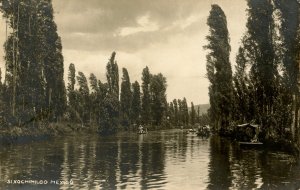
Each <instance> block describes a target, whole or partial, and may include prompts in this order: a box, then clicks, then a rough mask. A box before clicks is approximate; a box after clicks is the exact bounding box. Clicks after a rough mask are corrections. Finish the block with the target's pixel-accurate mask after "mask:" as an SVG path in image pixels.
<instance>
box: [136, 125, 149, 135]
mask: <svg viewBox="0 0 300 190" xmlns="http://www.w3.org/2000/svg"><path fill="white" fill-rule="evenodd" d="M137 133H138V134H146V133H148V130H147V128H144V127H143V126H142V125H140V126H139V129H138V132H137Z"/></svg>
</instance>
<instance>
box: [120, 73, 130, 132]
mask: <svg viewBox="0 0 300 190" xmlns="http://www.w3.org/2000/svg"><path fill="white" fill-rule="evenodd" d="M131 97H132V94H131V83H130V78H129V75H128V71H127V69H126V68H123V77H122V83H121V94H120V116H121V124H122V125H123V126H124V127H125V129H128V128H129V125H130V123H131V121H130V112H131Z"/></svg>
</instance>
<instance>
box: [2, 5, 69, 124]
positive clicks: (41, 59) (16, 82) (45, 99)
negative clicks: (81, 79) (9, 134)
mask: <svg viewBox="0 0 300 190" xmlns="http://www.w3.org/2000/svg"><path fill="white" fill-rule="evenodd" d="M0 3H1V7H0V10H1V12H2V13H3V17H4V18H5V20H6V42H5V44H4V49H5V68H6V69H5V80H4V82H3V84H1V89H0V90H1V108H0V109H1V110H0V112H1V117H2V120H6V121H7V123H10V124H12V125H15V124H19V125H21V124H25V123H26V122H31V121H35V120H37V119H43V118H48V119H49V120H53V121H56V120H58V118H60V117H61V116H62V115H63V114H64V110H65V108H66V91H65V84H64V80H63V74H64V67H63V56H62V45H61V39H60V37H59V36H58V34H57V26H56V24H55V22H54V19H53V8H52V4H51V1H49V0H1V1H0Z"/></svg>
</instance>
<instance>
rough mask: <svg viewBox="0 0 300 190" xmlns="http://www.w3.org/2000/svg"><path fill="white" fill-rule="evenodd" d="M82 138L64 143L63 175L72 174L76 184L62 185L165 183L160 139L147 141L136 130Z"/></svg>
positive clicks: (105, 186) (108, 186) (124, 186)
mask: <svg viewBox="0 0 300 190" xmlns="http://www.w3.org/2000/svg"><path fill="white" fill-rule="evenodd" d="M142 138H143V137H142ZM144 138H147V137H146V136H144ZM158 139H160V138H158ZM80 141H81V142H80ZM80 141H79V142H78V140H77V141H73V142H68V143H69V146H66V145H65V146H64V157H65V158H64V161H63V163H62V168H63V169H62V173H61V176H62V177H61V179H68V178H69V179H70V177H71V178H73V180H74V184H73V185H71V186H62V189H66V188H69V187H71V188H73V189H74V188H75V189H79V188H80V189H82V188H85V189H91V188H92V189H95V188H101V189H131V188H140V189H148V188H150V187H152V188H156V187H161V186H162V185H163V184H159V183H158V182H162V183H163V181H164V178H165V177H164V165H165V163H164V162H165V161H164V160H165V156H164V155H165V153H164V152H165V150H164V146H163V144H162V142H161V140H158V141H156V142H150V143H149V142H147V143H144V142H143V139H141V136H137V135H136V134H134V135H129V136H128V135H127V136H126V135H124V136H119V137H99V139H95V140H91V139H88V140H87V141H82V140H80Z"/></svg>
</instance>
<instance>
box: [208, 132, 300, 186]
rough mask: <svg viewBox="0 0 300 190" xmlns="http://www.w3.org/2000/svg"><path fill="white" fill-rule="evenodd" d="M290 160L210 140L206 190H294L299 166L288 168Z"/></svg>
mask: <svg viewBox="0 0 300 190" xmlns="http://www.w3.org/2000/svg"><path fill="white" fill-rule="evenodd" d="M293 160H294V159H293V157H292V156H291V155H288V154H285V153H282V152H276V151H267V150H261V151H259V150H242V149H240V148H239V147H238V145H237V144H235V143H232V142H230V141H227V140H225V139H221V138H219V137H212V138H211V141H210V163H209V173H210V174H209V184H208V189H229V188H231V189H259V188H262V189H297V188H299V187H300V174H299V169H300V166H299V164H292V163H291V161H293ZM295 179H299V180H298V181H297V180H295Z"/></svg>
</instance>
